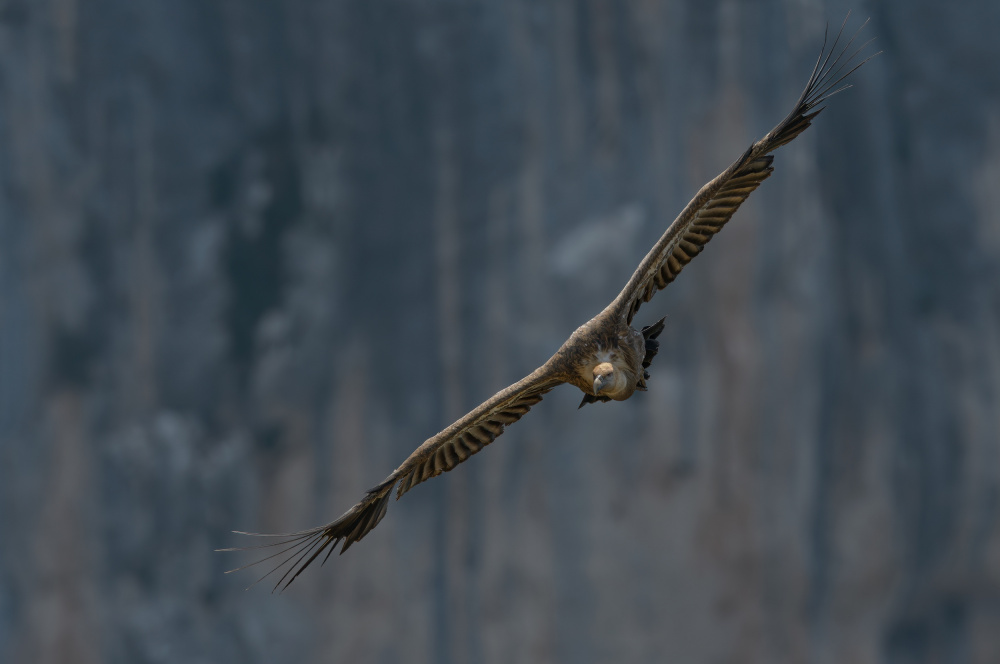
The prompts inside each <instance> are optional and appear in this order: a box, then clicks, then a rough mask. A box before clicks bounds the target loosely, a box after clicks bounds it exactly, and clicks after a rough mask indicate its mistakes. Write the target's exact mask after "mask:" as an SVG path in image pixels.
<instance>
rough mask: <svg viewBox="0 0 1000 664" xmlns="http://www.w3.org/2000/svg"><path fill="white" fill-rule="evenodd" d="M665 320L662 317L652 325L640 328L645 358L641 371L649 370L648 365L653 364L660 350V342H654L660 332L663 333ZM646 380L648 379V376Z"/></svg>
mask: <svg viewBox="0 0 1000 664" xmlns="http://www.w3.org/2000/svg"><path fill="white" fill-rule="evenodd" d="M666 320H667V317H666V316H664V317H663V318H661V319H660V320H658V321H656V322H655V323H653V324H652V325H647V326H646V327H644V328H642V336H643V338H644V339H645V340H646V356H645V357H644V358H643V359H642V368H643V369H648V368H649V365H650V364H652V363H653V358H654V357H656V353H657V351H659V350H660V342H659V341H657V340H656V337H658V336H660V332H663V327H664V321H666ZM646 378H649V375H648V374H647V375H646Z"/></svg>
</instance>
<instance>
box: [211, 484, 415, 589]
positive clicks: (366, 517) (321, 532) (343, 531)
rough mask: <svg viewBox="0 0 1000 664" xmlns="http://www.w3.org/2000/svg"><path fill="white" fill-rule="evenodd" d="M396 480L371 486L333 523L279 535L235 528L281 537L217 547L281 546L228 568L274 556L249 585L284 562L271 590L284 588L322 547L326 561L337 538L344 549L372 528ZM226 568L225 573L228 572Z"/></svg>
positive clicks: (272, 572) (258, 561)
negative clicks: (267, 568) (254, 543)
mask: <svg viewBox="0 0 1000 664" xmlns="http://www.w3.org/2000/svg"><path fill="white" fill-rule="evenodd" d="M396 481H397V480H396V478H389V479H387V480H386V481H385V482H383V483H382V484H379V485H378V486H376V487H374V488H373V489H370V490H369V491H368V493H367V494H366V495H365V497H364V498H363V499H362V500H361V502H359V503H358V504H357V505H355V506H354V507H352V508H351V509H349V510H347V512H345V513H344V514H343V515H342V516H341V517H340V518H339V519H337V520H336V521H334V522H332V523H328V524H326V525H325V526H319V527H317V528H311V529H309V530H303V531H301V532H298V533H285V534H281V535H268V534H262V533H245V532H241V531H236V532H237V533H238V534H240V535H254V536H257V537H277V538H280V539H279V541H277V542H273V543H271V544H261V545H258V546H248V547H233V548H230V549H219V551H246V550H248V549H264V548H270V547H280V548H279V550H278V551H277V552H276V553H273V554H271V555H269V556H267V557H265V558H261V559H260V560H257V561H254V562H252V563H250V564H249V565H244V566H243V567H238V568H236V569H231V570H229V572H238V571H240V570H242V569H246V568H248V567H253V566H254V565H259V564H260V563H263V562H266V561H268V560H271V559H273V558H279V562H278V563H277V564H276V565H275V566H274V567H273V568H272V569H271V570H270V571H268V572H267V574H265V575H264V576H262V577H260V578H259V579H257V580H256V581H254V582H253V584H251V585H250V587H251V588H252V587H253V586H255V585H257V584H258V583H260V582H261V581H263V580H264V579H266V578H267V577H269V576H271V575H272V574H274V573H276V572H280V571H281V570H282V569H285V567H286V566H287V569H285V571H284V573H283V574H282V575H281V578H279V579H278V582H277V583H276V584H275V586H274V590H277V589H278V588H279V587H280V588H281V590H284V589H285V588H287V587H288V586H290V585H291V584H292V581H294V580H295V578H296V577H297V576H298V575H299V574H301V573H302V571H303V570H304V569H305V568H307V567H309V565H310V564H312V562H313V561H314V560H316V558H317V557H319V555H320V554H322V553H323V551H324V550H327V549H328V550H327V553H326V556H325V557H324V558H323V563H325V562H326V560H327V558H329V557H330V554H331V553H333V550H334V549H335V548H336V547H337V543H338V542H340V540H344V545H343V546H342V547H341V549H340V552H341V553H343V552H344V551H347V549H348V547H350V546H351V545H352V544H354V543H355V542H357V541H358V540H360V539H361V538H362V537H364V536H365V535H367V534H368V533H369V532H371V530H372V528H374V527H375V526H377V525H378V523H379V521H381V520H382V517H384V516H385V512H386V510H387V509H388V507H389V496H391V495H392V487H393V486H394V485H395V484H396ZM229 572H226V573H227V574H228V573H229ZM248 590H249V588H248Z"/></svg>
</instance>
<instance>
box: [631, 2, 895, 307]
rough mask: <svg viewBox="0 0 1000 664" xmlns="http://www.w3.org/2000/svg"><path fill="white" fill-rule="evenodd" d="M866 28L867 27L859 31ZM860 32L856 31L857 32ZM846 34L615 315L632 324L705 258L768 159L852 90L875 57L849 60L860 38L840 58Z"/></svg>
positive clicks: (694, 207) (671, 236) (699, 203)
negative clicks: (848, 81) (826, 104)
mask: <svg viewBox="0 0 1000 664" xmlns="http://www.w3.org/2000/svg"><path fill="white" fill-rule="evenodd" d="M846 23H847V19H845V20H844V24H845V25H846ZM865 23H867V21H866V22H865ZM863 27H864V24H862V26H861V28H863ZM861 28H858V32H860V31H861ZM843 31H844V27H843V26H841V28H840V32H839V33H838V34H837V38H836V39H835V40H834V42H833V46H832V47H831V48H830V51H829V53H828V52H827V51H826V39H825V38H824V40H823V49H822V50H821V51H820V54H819V58H818V59H817V60H816V65H815V67H813V71H812V74H811V75H810V76H809V82H808V83H807V84H806V88H805V90H803V91H802V95H801V96H800V97H799V100H798V102H796V104H795V108H793V109H792V112H791V113H789V114H788V116H786V117H785V119H784V120H782V121H781V122H780V123H778V126H776V127H775V128H774V129H772V130H771V131H770V132H768V134H767V136H765V137H764V138H762V139H761V140H759V141H757V142H756V143H754V144H753V145H751V146H750V148H749V149H748V150H747V151H746V152H744V153H743V154H742V155H741V156H740V158H739V159H737V160H736V161H735V162H734V163H733V164H732V165H731V166H730V167H729V168H727V169H726V170H725V171H723V172H722V173H721V174H720V175H719V176H718V177H716V178H715V179H714V180H712V181H711V182H709V183H708V184H706V185H705V186H704V187H702V188H701V191H699V192H698V193H697V194H696V195H695V197H694V198H693V199H692V200H691V202H690V203H688V204H687V207H685V208H684V210H683V211H682V212H681V213H680V215H678V217H677V219H675V220H674V222H673V223H672V224H670V227H669V228H667V231H666V233H664V234H663V237H661V238H660V240H659V241H658V242H657V243H656V245H654V246H653V248H652V249H651V250H650V251H649V253H648V254H646V257H645V258H644V259H643V260H642V262H641V263H640V264H639V267H638V268H637V269H636V271H635V272H634V273H633V274H632V278H631V279H629V281H628V284H626V285H625V288H624V289H622V292H621V293H619V295H618V297H617V298H615V302H614V303H613V306H614V308H615V310H616V311H619V312H624V313H626V314H627V320H628V322H629V323H631V322H632V318H633V317H634V316H635V313H636V312H637V311H638V310H639V307H640V306H642V303H643V302H649V300H650V299H651V298H652V297H653V295H654V294H655V293H656V291H658V290H660V289H662V288H664V287H666V285H667V284H669V283H670V282H671V281H673V280H674V279H675V278H676V277H677V275H678V274H679V273H680V271H681V270H683V269H684V266H685V265H687V264H688V263H689V262H690V261H691V259H692V258H694V257H695V256H697V255H698V254H699V253H701V250H702V248H704V246H705V245H706V244H708V241H709V240H711V239H712V236H713V235H715V234H716V233H718V232H719V231H720V230H721V229H722V227H723V226H724V225H725V224H726V222H727V221H729V219H730V218H731V217H732V216H733V213H735V212H736V209H737V208H738V207H739V206H740V205H741V204H742V203H743V201H745V200H746V199H747V197H748V196H749V195H750V193H751V192H752V191H753V190H754V189H756V188H757V187H759V186H760V183H761V182H763V181H764V180H766V179H767V178H768V176H770V175H771V172H772V171H773V170H774V169H773V168H772V166H771V162H772V161H773V160H774V157H772V156H771V155H770V154H769V153H771V152H773V151H774V150H775V149H777V148H779V147H781V146H782V145H784V144H785V143H788V142H790V141H791V140H792V139H794V138H795V137H796V136H798V135H799V134H801V133H802V132H803V131H804V130H805V129H806V127H808V126H809V125H810V123H811V122H812V119H813V118H815V117H816V116H817V115H819V113H820V111H822V110H823V109H822V108H816V107H817V106H819V105H820V104H821V103H823V101H825V100H826V99H829V98H830V97H831V96H833V95H835V94H837V93H838V92H840V91H842V90H845V89H846V88H849V87H850V86H849V85H845V86H843V87H838V86H839V85H840V84H841V83H842V82H843V81H844V79H845V78H847V77H848V76H850V75H851V74H852V73H853V72H854V71H855V70H856V69H857V68H858V67H860V66H861V65H863V64H864V63H865V62H867V61H868V60H870V59H871V58H872V57H874V56H869V57H868V58H865V59H864V60H862V61H860V62H857V63H854V59H855V58H856V57H857V56H858V54H860V53H861V52H862V51H863V50H864V49H865V47H866V46H868V44H869V43H871V42H870V41H869V42H866V43H865V44H864V45H862V46H861V47H859V48H858V49H857V50H855V51H853V52H851V53H850V55H848V54H847V52H848V51H849V50H850V49H851V45H852V44H853V43H854V40H855V38H856V37H857V34H858V33H857V32H856V33H855V34H854V36H853V37H851V39H850V40H849V41H848V42H847V44H845V45H844V47H843V49H841V50H840V52H839V53H838V52H837V44H838V43H839V41H840V37H841V35H842V34H843ZM834 53H836V56H834ZM875 55H877V54H875ZM845 56H847V57H845Z"/></svg>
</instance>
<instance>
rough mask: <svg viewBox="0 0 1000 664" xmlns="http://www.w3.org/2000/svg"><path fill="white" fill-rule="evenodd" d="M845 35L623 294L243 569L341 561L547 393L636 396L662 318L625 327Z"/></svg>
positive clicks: (760, 159) (748, 181)
mask: <svg viewBox="0 0 1000 664" xmlns="http://www.w3.org/2000/svg"><path fill="white" fill-rule="evenodd" d="M845 24H846V20H845ZM862 27H864V26H862ZM859 31H860V29H859ZM842 33H843V27H841V30H840V33H838V35H837V38H836V40H834V43H833V46H832V47H831V49H830V51H829V52H827V50H826V40H825V39H824V43H823V48H822V49H821V51H820V55H819V58H818V59H817V60H816V64H815V66H814V67H813V71H812V74H811V75H810V76H809V81H808V83H807V84H806V87H805V90H803V91H802V94H801V96H799V99H798V101H797V102H796V103H795V106H794V107H793V108H792V111H791V112H790V113H789V114H788V115H787V116H786V117H785V119H783V120H782V121H781V122H779V123H778V125H777V126H776V127H775V128H774V129H772V130H771V131H770V132H768V134H767V135H766V136H764V138H762V139H760V140H759V141H757V142H755V143H754V144H753V145H751V146H750V147H749V148H748V149H747V150H746V151H745V152H744V153H743V154H741V155H740V156H739V158H738V159H737V160H736V161H734V162H733V163H732V164H731V165H730V166H729V167H728V168H727V169H726V170H724V171H723V172H722V173H721V174H720V175H719V176H718V177H716V178H715V179H713V180H712V181H711V182H709V183H708V184H706V185H705V186H703V187H702V188H701V190H700V191H699V192H698V193H697V194H696V195H695V197H694V198H693V199H692V200H691V202H690V203H688V204H687V206H686V207H685V208H684V209H683V210H682V211H681V213H680V215H678V216H677V218H676V219H675V220H674V222H673V223H672V224H670V226H669V227H668V228H667V230H666V232H665V233H664V234H663V236H662V237H661V238H660V239H659V241H658V242H657V243H656V244H655V245H654V246H653V248H652V249H651V250H650V251H649V253H648V254H646V257H645V258H643V259H642V262H640V263H639V267H637V268H636V270H635V272H634V273H633V274H632V277H631V278H630V279H629V280H628V283H627V284H625V288H623V289H622V291H621V293H619V294H618V297H616V298H615V299H614V301H612V302H611V304H609V305H608V306H607V307H605V308H604V310H603V311H601V313H599V314H597V315H596V316H595V317H594V318H592V319H590V320H589V321H587V322H586V323H584V324H583V325H581V326H580V327H579V328H577V330H576V331H575V332H573V334H572V335H570V337H569V339H567V340H566V342H565V343H563V345H562V346H561V347H560V348H559V350H557V351H556V352H555V354H554V355H553V356H552V357H550V358H549V359H548V361H546V362H545V364H543V365H542V366H540V367H538V368H537V369H535V370H534V371H533V372H531V374H530V375H528V376H525V377H524V378H522V379H521V380H519V381H517V382H516V383H514V384H513V385H511V386H509V387H506V388H504V389H502V390H500V391H499V392H497V393H496V394H494V395H493V396H492V397H490V398H489V399H487V400H486V401H485V402H483V403H482V404H480V405H479V406H477V407H476V408H475V409H473V410H472V412H470V413H468V414H466V415H465V416H463V417H462V418H461V419H459V420H458V421H457V422H455V423H453V424H451V425H450V426H449V427H448V428H446V429H445V430H444V431H441V432H440V433H438V434H436V435H434V436H432V437H431V438H429V439H427V440H426V441H424V443H423V444H422V445H420V447H418V448H417V449H416V450H414V451H413V453H412V454H410V456H409V457H407V459H406V460H405V461H403V463H402V464H400V466H399V467H398V468H396V470H394V471H392V473H390V474H389V476H388V477H386V478H385V480H383V481H382V482H381V483H379V484H378V485H377V486H375V487H373V488H372V489H370V490H369V491H368V492H367V493H366V494H365V495H364V497H363V498H362V499H361V501H360V502H358V503H357V504H356V505H354V506H353V507H352V508H351V509H349V510H347V511H346V512H345V513H344V514H343V515H342V516H340V517H338V518H337V519H335V520H334V521H331V522H330V523H328V524H326V525H322V526H318V527H316V528H311V529H309V530H303V531H301V532H297V533H286V534H283V535H267V536H268V537H275V538H277V541H276V542H274V543H271V544H264V545H261V546H259V547H245V548H253V549H256V548H268V547H277V551H276V552H275V553H272V554H271V555H269V556H267V557H266V558H263V559H261V560H258V561H256V562H254V563H251V564H250V565H256V564H259V563H262V562H265V561H268V560H272V559H275V558H277V559H278V562H277V564H276V566H275V567H274V569H272V570H271V571H269V572H268V573H267V574H265V575H264V577H261V579H259V580H262V579H263V578H266V577H267V576H269V575H270V574H273V573H275V572H277V571H280V570H281V569H284V568H286V567H287V569H285V572H284V574H283V575H282V576H281V577H280V578H279V579H278V581H277V583H276V584H275V589H277V588H278V587H280V586H282V584H284V587H288V585H289V584H291V583H292V581H294V580H295V578H296V577H297V576H298V575H299V574H301V573H302V571H303V570H304V569H305V568H307V567H308V566H309V565H310V564H311V563H312V562H313V561H314V560H316V558H317V557H319V556H320V555H321V554H323V553H324V552H326V557H324V558H323V562H326V559H327V558H329V556H330V553H332V552H333V550H334V549H335V548H336V546H337V544H338V543H339V542H340V541H341V540H343V546H342V548H341V550H340V551H341V553H343V552H344V551H346V550H347V548H348V547H349V546H351V545H352V544H354V543H355V542H357V541H359V540H360V539H361V538H363V537H364V536H365V535H367V534H368V533H369V532H371V530H372V528H374V527H375V526H377V525H378V523H379V522H380V521H381V520H382V517H384V516H385V513H386V509H387V508H388V506H389V498H390V496H391V495H392V492H393V488H396V498H397V499H398V498H400V497H401V496H402V495H403V494H404V493H406V492H407V491H409V490H410V489H412V488H413V487H415V486H416V485H418V484H420V483H421V482H423V481H425V480H428V479H430V478H432V477H436V476H438V475H440V474H441V473H443V472H446V471H449V470H451V469H452V468H454V467H455V466H457V465H458V464H460V463H462V462H463V461H465V460H466V459H468V458H469V457H470V456H472V455H473V454H475V453H476V452H478V451H479V450H481V449H483V448H484V447H485V446H487V445H489V444H490V443H491V442H493V441H494V440H495V439H496V438H497V436H499V435H500V434H502V433H503V432H504V429H505V428H506V427H508V426H510V425H511V424H513V423H514V422H517V421H518V420H519V419H521V417H523V416H524V415H525V414H526V413H527V412H528V410H530V409H531V407H532V406H534V405H535V404H537V403H538V402H539V401H541V400H542V396H543V395H545V393H546V392H548V391H550V390H552V389H553V388H555V387H557V386H558V385H561V384H563V383H569V384H570V385H574V386H576V387H578V388H579V389H580V390H581V391H582V392H583V395H584V396H583V401H582V402H581V403H580V406H581V407H582V406H584V405H585V404H588V403H594V402H596V401H603V402H606V401H610V400H615V401H623V400H625V399H628V398H629V397H631V396H632V394H633V393H635V392H636V391H637V390H645V389H646V383H645V379H646V378H648V377H649V374H648V373H647V369H648V368H649V365H650V362H651V361H652V359H653V357H654V356H655V355H656V351H657V347H658V343H657V341H656V337H657V335H658V334H659V333H660V331H661V330H662V329H663V319H660V320H659V321H658V322H656V323H654V324H653V325H650V326H648V327H644V328H642V329H641V330H637V329H635V328H634V327H632V319H633V318H634V317H635V315H636V312H638V311H639V307H641V306H642V304H643V303H644V302H649V300H650V298H652V297H653V295H654V294H655V293H656V292H657V291H658V290H660V289H662V288H664V287H666V285H667V284H669V283H670V282H671V281H673V280H674V279H675V278H676V277H677V275H678V274H680V271H681V270H682V269H684V266H685V265H687V264H688V263H689V262H690V261H691V259H692V258H694V257H695V256H697V255H698V254H699V253H701V251H702V249H704V247H705V245H706V244H708V241H709V240H711V239H712V236H714V235H715V234H716V233H718V232H719V231H720V230H721V229H722V227H723V226H724V225H725V224H726V222H728V221H729V219H730V218H731V217H732V216H733V213H735V212H736V209H737V208H739V206H740V204H742V203H743V201H745V200H746V199H747V197H748V196H749V195H750V193H751V192H753V191H754V190H755V189H756V188H757V187H759V186H760V184H761V182H763V181H764V180H766V179H767V178H768V177H770V175H771V172H772V171H773V170H774V169H773V167H772V162H773V161H774V157H772V156H771V153H772V152H774V151H775V150H776V149H777V148H779V147H781V146H782V145H785V144H786V143H788V142H789V141H791V140H793V139H794V138H795V137H796V136H798V135H799V134H801V133H802V132H803V131H804V130H805V129H806V128H807V127H808V126H809V125H810V123H811V122H812V120H813V119H814V118H815V117H816V116H817V115H819V113H820V111H821V110H822V108H818V106H819V105H820V104H822V103H823V101H825V100H826V99H828V98H829V97H830V96H832V95H834V94H836V93H838V92H840V91H841V90H844V89H846V88H848V87H850V86H849V85H843V86H841V83H843V81H844V79H846V78H847V77H848V76H849V75H850V74H851V73H853V72H854V71H855V70H856V69H857V68H858V67H860V66H861V65H863V64H864V63H865V62H867V61H868V60H869V59H870V58H871V57H873V56H869V57H868V58H865V59H864V60H861V61H860V62H857V63H856V64H854V60H855V58H856V57H857V56H858V55H859V54H860V53H861V52H862V51H863V50H864V48H865V47H866V46H867V45H868V44H867V43H866V44H864V45H863V46H861V47H860V48H857V49H856V50H854V51H853V52H851V53H850V54H848V53H847V51H848V50H849V49H850V48H851V45H852V43H853V42H854V39H855V38H856V37H857V33H855V35H854V37H852V38H851V39H850V40H849V41H848V42H847V44H846V45H845V46H844V47H843V48H842V49H841V50H840V51H839V52H837V44H838V42H839V41H840V37H841V34H842ZM237 532H239V533H240V534H246V535H257V533H242V532H240V531H237ZM245 548H234V549H221V550H222V551H237V550H244V549H245ZM250 565H247V566H245V567H249V566H250ZM238 569H244V567H241V568H238ZM230 571H237V570H230Z"/></svg>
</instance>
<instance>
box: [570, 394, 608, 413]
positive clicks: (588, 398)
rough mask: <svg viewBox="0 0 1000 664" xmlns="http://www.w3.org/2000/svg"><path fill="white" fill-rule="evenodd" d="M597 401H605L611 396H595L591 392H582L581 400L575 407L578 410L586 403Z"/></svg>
mask: <svg viewBox="0 0 1000 664" xmlns="http://www.w3.org/2000/svg"><path fill="white" fill-rule="evenodd" d="M598 401H600V402H601V403H607V402H609V401H611V397H606V396H603V395H602V396H599V397H595V396H594V395H593V394H584V395H583V401H581V402H580V405H579V406H577V407H576V409H577V410H580V409H581V408H583V407H584V406H586V405H587V404H588V403H597V402H598Z"/></svg>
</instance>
